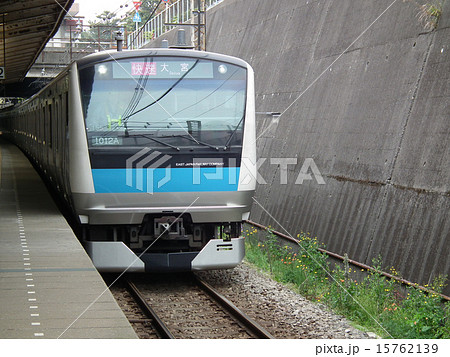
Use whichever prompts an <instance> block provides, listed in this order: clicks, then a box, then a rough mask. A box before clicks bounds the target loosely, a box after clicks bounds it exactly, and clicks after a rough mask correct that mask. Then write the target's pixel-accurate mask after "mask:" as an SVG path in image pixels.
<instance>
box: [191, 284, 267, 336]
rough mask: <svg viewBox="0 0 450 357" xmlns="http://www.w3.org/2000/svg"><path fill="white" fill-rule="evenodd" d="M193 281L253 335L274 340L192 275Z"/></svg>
mask: <svg viewBox="0 0 450 357" xmlns="http://www.w3.org/2000/svg"><path fill="white" fill-rule="evenodd" d="M194 280H195V282H196V284H197V285H198V286H199V287H200V289H202V290H203V291H204V292H205V293H207V294H208V295H209V296H210V297H211V298H213V300H214V301H216V302H217V303H218V304H219V305H220V306H221V307H222V308H224V309H225V310H227V311H228V313H229V314H231V315H232V316H233V317H234V318H235V319H237V320H238V321H239V322H240V323H242V324H243V325H244V326H245V327H246V328H247V329H248V330H249V331H250V332H251V333H252V334H253V335H255V336H256V337H258V338H261V339H274V338H275V337H273V336H272V335H271V334H270V333H269V332H268V331H267V330H266V329H265V328H264V327H262V326H261V325H259V324H258V323H257V322H256V321H254V320H253V319H252V318H250V317H249V316H247V315H246V314H244V313H243V312H242V311H241V310H239V309H238V308H237V307H236V305H234V304H233V303H232V302H231V301H230V300H228V299H227V298H226V297H225V296H223V295H222V294H220V293H219V292H218V291H216V290H215V289H214V288H213V287H212V286H211V285H209V284H208V283H206V282H205V281H204V280H202V279H201V278H199V277H198V276H196V275H194Z"/></svg>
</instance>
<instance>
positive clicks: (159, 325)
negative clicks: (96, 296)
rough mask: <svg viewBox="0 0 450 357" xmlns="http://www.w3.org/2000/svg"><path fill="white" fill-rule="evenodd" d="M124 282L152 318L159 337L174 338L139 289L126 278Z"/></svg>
mask: <svg viewBox="0 0 450 357" xmlns="http://www.w3.org/2000/svg"><path fill="white" fill-rule="evenodd" d="M125 283H126V286H127V289H128V291H129V292H130V293H131V294H132V295H133V297H134V299H135V300H136V302H137V303H138V305H139V307H140V308H141V309H142V311H143V312H144V314H145V315H146V316H147V317H148V318H150V319H151V320H152V324H153V326H154V327H155V330H156V331H157V332H158V333H159V335H160V336H161V338H164V339H174V338H175V337H174V336H173V335H172V333H171V332H170V331H169V329H168V328H167V326H166V325H165V323H164V322H162V320H161V319H160V318H159V316H158V315H157V314H156V312H155V311H154V310H153V309H152V307H151V306H150V305H149V304H148V303H147V301H145V298H144V297H143V296H142V294H141V293H140V292H139V289H138V288H137V287H136V285H135V284H134V283H133V282H132V281H130V280H128V279H125Z"/></svg>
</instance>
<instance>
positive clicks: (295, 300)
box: [198, 262, 373, 339]
mask: <svg viewBox="0 0 450 357" xmlns="http://www.w3.org/2000/svg"><path fill="white" fill-rule="evenodd" d="M198 275H199V276H200V277H201V278H202V279H204V280H205V281H206V282H208V283H209V284H211V285H212V286H213V287H214V288H216V289H217V290H218V291H219V292H220V293H221V294H223V295H224V296H225V297H227V298H228V299H229V300H231V301H232V302H233V303H234V304H235V305H236V306H237V307H238V308H240V309H242V310H243V311H244V312H245V313H246V314H248V315H249V316H250V317H252V318H253V319H255V320H256V321H257V322H258V323H259V324H261V325H262V326H263V327H265V328H266V329H267V330H268V331H269V332H270V333H271V334H272V335H273V336H274V337H276V338H319V339H321V338H325V339H336V338H338V339H342V338H371V337H369V336H371V335H370V334H368V333H365V332H362V331H359V330H357V329H356V328H354V327H352V326H351V325H350V324H349V322H348V321H347V320H346V319H345V318H343V317H342V316H338V315H336V314H334V313H333V312H331V311H330V310H329V309H328V308H327V307H326V306H324V305H322V304H320V303H313V302H311V301H309V300H307V299H306V298H304V297H303V296H301V295H299V294H297V293H295V292H294V291H292V290H290V289H289V288H288V287H286V286H284V285H283V284H280V283H278V282H276V281H274V280H272V279H270V278H269V277H268V276H267V275H266V274H264V273H262V272H260V271H258V270H256V269H255V268H253V267H252V266H251V265H249V264H248V263H246V262H243V263H241V264H240V265H238V266H237V267H236V268H234V269H230V270H214V271H207V272H199V273H198ZM372 338H373V337H372Z"/></svg>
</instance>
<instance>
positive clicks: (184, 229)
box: [0, 49, 256, 272]
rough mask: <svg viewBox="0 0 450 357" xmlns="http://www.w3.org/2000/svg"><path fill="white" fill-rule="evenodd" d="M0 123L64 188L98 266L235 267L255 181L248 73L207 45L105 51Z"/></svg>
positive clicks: (79, 63) (241, 63)
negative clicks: (204, 48) (205, 48)
mask: <svg viewBox="0 0 450 357" xmlns="http://www.w3.org/2000/svg"><path fill="white" fill-rule="evenodd" d="M0 130H2V131H3V134H4V135H6V136H7V137H8V138H10V140H12V141H14V142H15V143H16V144H17V145H18V146H19V147H21V148H22V149H23V150H24V151H25V152H26V153H27V155H28V156H29V157H30V159H31V160H32V161H34V163H35V165H36V166H37V167H39V168H40V170H41V171H42V173H43V174H44V175H45V176H46V177H47V178H48V181H49V182H50V183H51V184H52V185H53V186H54V188H55V190H56V191H57V192H59V193H60V195H61V197H63V198H64V200H65V202H66V204H67V205H68V206H69V207H70V209H71V211H72V212H73V215H74V217H75V218H76V220H77V222H78V224H79V225H80V226H81V227H82V229H81V232H82V233H81V234H80V237H79V238H80V240H81V241H82V243H83V245H84V246H85V248H86V250H87V252H88V254H89V255H90V257H91V259H92V261H93V263H94V265H95V266H96V267H97V268H98V270H100V271H115V272H119V271H125V270H127V271H187V270H207V269H221V268H232V267H234V266H236V265H237V264H238V263H239V262H240V261H241V260H242V259H243V257H244V240H243V238H242V237H240V232H241V222H242V221H243V220H244V219H246V218H247V217H248V215H249V212H250V206H251V203H252V196H253V194H254V190H255V185H256V179H255V177H256V172H255V171H256V168H255V166H254V163H255V162H256V144H255V141H256V140H255V104H254V78H253V70H252V68H251V67H250V66H249V65H248V64H247V63H246V62H244V61H243V60H241V59H238V58H234V57H230V56H225V55H220V54H215V53H209V52H199V51H192V50H181V49H146V50H135V51H123V52H109V51H108V52H100V53H97V54H93V55H89V56H86V57H85V58H83V59H81V60H78V61H76V62H74V63H72V64H71V65H70V66H69V67H68V68H67V69H66V70H65V71H63V72H62V73H61V74H60V75H59V76H58V77H57V78H55V80H53V81H52V82H51V83H50V84H49V85H48V86H46V87H45V88H43V89H42V90H41V91H40V92H39V93H37V94H36V95H34V96H33V97H32V98H30V99H29V100H27V101H25V102H23V103H21V104H20V105H16V106H14V107H12V108H7V109H4V110H2V111H1V112H0Z"/></svg>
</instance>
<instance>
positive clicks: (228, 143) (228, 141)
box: [223, 115, 245, 150]
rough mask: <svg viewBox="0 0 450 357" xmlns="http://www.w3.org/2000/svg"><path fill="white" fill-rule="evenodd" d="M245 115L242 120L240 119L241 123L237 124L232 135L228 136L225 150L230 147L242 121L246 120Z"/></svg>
mask: <svg viewBox="0 0 450 357" xmlns="http://www.w3.org/2000/svg"><path fill="white" fill-rule="evenodd" d="M244 116H245V115H243V116H242V118H241V120H239V123H238V124H237V125H236V128H234V130H233V132H232V133H231V135H230V137H229V138H228V140H227V142H226V143H225V146H224V147H223V149H224V150H228V149H229V147H228V145H230V143H231V139H233V136H234V134H236V131H237V130H238V128H239V127H240V126H241V124H242V122H243V121H244Z"/></svg>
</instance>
